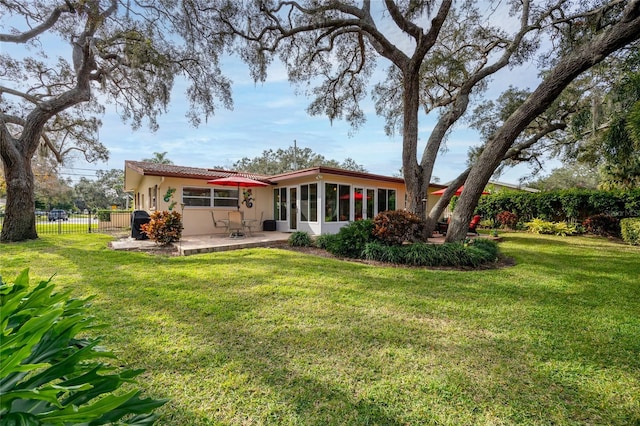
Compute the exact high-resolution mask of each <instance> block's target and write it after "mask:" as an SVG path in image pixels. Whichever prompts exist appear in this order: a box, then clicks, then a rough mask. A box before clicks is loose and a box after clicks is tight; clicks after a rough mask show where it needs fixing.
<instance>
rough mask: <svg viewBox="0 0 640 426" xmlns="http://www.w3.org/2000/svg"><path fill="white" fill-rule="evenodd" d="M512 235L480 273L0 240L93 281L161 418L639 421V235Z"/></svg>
mask: <svg viewBox="0 0 640 426" xmlns="http://www.w3.org/2000/svg"><path fill="white" fill-rule="evenodd" d="M501 235H502V236H503V237H505V241H504V242H503V243H501V250H502V252H503V253H504V254H506V255H508V256H511V257H513V258H515V259H516V261H517V265H516V266H514V267H510V268H506V269H499V270H487V271H474V272H457V271H442V270H433V271H430V270H426V269H405V268H392V267H389V268H386V267H374V266H368V265H364V264H359V263H348V262H343V261H339V260H335V259H325V258H318V257H313V256H308V255H303V254H300V253H296V252H291V251H287V250H278V249H251V250H239V251H231V252H226V253H212V254H206V255H197V256H189V257H165V256H153V255H149V254H144V253H136V252H114V251H111V250H109V249H108V248H107V247H106V246H107V242H108V241H109V238H108V237H106V236H102V235H97V234H91V235H63V236H45V237H43V238H41V239H40V240H38V241H33V242H27V243H18V244H10V245H0V273H1V274H2V275H3V276H4V277H5V279H8V280H12V279H13V277H15V276H16V275H17V273H18V272H19V271H20V270H22V269H23V268H26V267H30V268H31V275H32V279H33V281H35V280H36V279H42V278H48V277H50V276H51V275H53V274H57V275H56V276H55V277H54V282H56V283H57V284H58V285H59V286H60V287H61V288H62V287H64V288H73V289H74V293H75V294H76V295H78V296H85V295H89V294H96V295H97V298H96V300H95V303H94V309H93V313H94V314H95V315H96V316H98V317H99V319H101V320H102V321H104V322H106V323H107V324H108V325H109V327H108V328H106V329H105V330H103V333H104V334H105V336H106V339H105V344H106V345H107V346H108V347H109V348H110V349H112V350H114V352H116V353H117V354H118V355H119V361H120V362H121V363H122V364H126V365H127V367H129V368H145V369H146V370H147V372H146V373H145V375H144V376H143V377H142V378H141V387H142V388H143V389H145V393H146V394H148V395H150V396H153V397H156V398H162V397H168V398H171V401H170V402H169V403H168V404H167V405H166V406H164V407H163V408H162V413H163V416H164V417H163V419H162V420H161V422H160V423H161V424H163V425H164V424H166V425H213V424H216V425H218V424H220V425H236V424H251V425H258V424H277V425H335V424H339V425H364V424H370V425H373V424H377V425H405V424H412V425H414V424H438V425H461V424H465V425H468V424H479V425H484V424H487V425H488V424H491V425H495V424H518V425H520V424H531V425H549V424H556V425H582V424H598V425H601V424H602V425H607V424H612V425H616V424H617V425H630V424H631V425H633V424H635V425H638V424H640V279H639V278H638V277H640V248H638V247H631V246H624V245H619V244H614V243H611V242H608V241H607V240H605V239H598V238H585V237H565V238H562V237H553V236H539V235H529V234H501Z"/></svg>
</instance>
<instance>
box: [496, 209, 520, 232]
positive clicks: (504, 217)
mask: <svg viewBox="0 0 640 426" xmlns="http://www.w3.org/2000/svg"><path fill="white" fill-rule="evenodd" d="M496 221H497V222H498V223H499V224H500V225H502V227H503V228H510V229H515V227H516V224H517V223H518V215H517V214H515V213H511V212H508V211H503V212H502V213H500V214H498V216H497V217H496Z"/></svg>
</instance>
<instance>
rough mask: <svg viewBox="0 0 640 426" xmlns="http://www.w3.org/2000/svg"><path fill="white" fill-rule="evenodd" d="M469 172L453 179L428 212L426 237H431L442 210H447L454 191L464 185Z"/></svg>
mask: <svg viewBox="0 0 640 426" xmlns="http://www.w3.org/2000/svg"><path fill="white" fill-rule="evenodd" d="M470 170H471V169H467V170H465V171H464V172H462V174H460V175H459V176H458V177H457V178H455V179H454V180H453V181H452V182H451V183H450V184H449V187H448V188H447V190H446V191H445V192H444V194H442V196H441V197H440V199H439V200H438V202H437V203H436V205H435V206H433V207H432V208H431V210H430V211H429V215H428V216H427V221H426V232H427V235H431V234H432V233H433V231H435V229H436V224H437V223H438V219H439V218H440V215H441V214H442V212H443V211H444V209H446V208H447V206H448V205H449V202H450V201H451V199H452V198H453V196H454V195H455V194H456V191H457V190H458V188H459V187H460V186H461V185H464V183H465V181H466V180H467V176H469V171H470Z"/></svg>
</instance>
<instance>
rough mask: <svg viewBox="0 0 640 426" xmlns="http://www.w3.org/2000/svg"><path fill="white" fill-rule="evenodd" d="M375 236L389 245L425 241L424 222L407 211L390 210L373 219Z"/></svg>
mask: <svg viewBox="0 0 640 426" xmlns="http://www.w3.org/2000/svg"><path fill="white" fill-rule="evenodd" d="M373 224H374V229H373V235H374V236H375V237H376V238H378V239H380V240H382V241H384V242H385V243H387V244H391V245H399V244H402V243H404V242H407V241H409V242H414V241H421V240H423V231H424V222H423V221H422V220H420V218H419V217H418V216H416V215H415V214H413V213H410V212H408V211H405V210H388V211H384V212H381V213H378V214H377V215H376V217H374V218H373Z"/></svg>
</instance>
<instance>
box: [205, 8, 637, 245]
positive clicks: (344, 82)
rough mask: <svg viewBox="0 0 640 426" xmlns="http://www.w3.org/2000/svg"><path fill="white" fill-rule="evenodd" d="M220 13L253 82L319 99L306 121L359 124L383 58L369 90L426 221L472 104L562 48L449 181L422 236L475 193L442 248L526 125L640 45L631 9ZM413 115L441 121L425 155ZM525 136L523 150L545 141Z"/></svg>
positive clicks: (512, 152) (458, 234)
mask: <svg viewBox="0 0 640 426" xmlns="http://www.w3.org/2000/svg"><path fill="white" fill-rule="evenodd" d="M222 3H223V4H224V5H225V6H224V7H221V6H220V4H218V5H217V7H206V6H205V5H204V4H203V5H201V7H199V8H198V10H199V12H200V13H201V14H202V15H203V16H205V17H206V22H208V24H209V25H210V27H211V34H215V35H222V34H224V35H233V36H236V37H237V40H239V44H238V52H239V53H240V55H241V56H242V57H243V58H244V59H245V60H246V61H247V63H248V65H249V66H250V68H251V71H252V75H253V76H254V78H255V79H256V80H264V79H265V78H266V73H267V68H268V65H269V64H270V63H271V61H273V60H274V59H276V58H279V59H280V60H281V61H283V62H284V63H285V64H286V66H287V69H288V72H289V78H290V80H291V81H292V82H293V83H296V84H299V85H300V86H301V87H303V88H306V92H307V94H309V95H311V96H313V97H314V99H313V100H312V103H311V105H310V107H309V112H310V113H312V114H326V115H327V116H328V117H329V118H330V119H336V118H344V119H346V120H347V121H349V122H351V123H352V124H353V125H354V126H356V127H357V126H359V125H361V124H362V122H363V121H364V114H363V112H362V110H361V109H360V106H359V103H360V101H361V100H362V99H363V97H364V96H365V95H366V94H367V89H368V88H369V87H370V85H371V79H372V77H373V76H374V68H375V66H376V65H377V64H378V62H379V59H380V58H384V59H386V60H388V61H389V62H390V63H391V67H390V68H389V70H388V72H387V73H386V75H385V77H384V79H383V81H381V82H380V84H378V85H377V86H376V89H375V98H376V107H377V112H378V113H379V114H381V115H383V116H384V117H385V118H386V119H387V126H386V128H387V130H388V131H390V132H391V131H394V130H399V131H400V132H401V134H402V141H403V144H402V163H403V166H402V168H403V173H404V178H405V181H406V185H407V193H408V205H409V209H410V210H412V211H413V212H415V213H417V214H419V215H421V216H422V215H423V214H424V213H425V212H424V207H423V203H422V199H423V198H424V197H425V194H426V191H427V187H428V183H429V180H430V178H431V174H432V171H433V167H434V165H435V161H436V159H437V156H438V152H439V151H440V150H441V149H442V147H443V142H444V141H445V139H446V136H447V134H448V133H449V132H450V131H451V129H452V128H453V126H454V125H455V124H456V123H458V122H459V121H460V119H461V118H462V117H463V116H464V115H465V113H466V112H467V109H468V107H469V105H470V103H471V101H472V98H473V96H477V95H478V94H479V93H481V92H482V90H483V89H485V88H486V85H487V84H488V82H489V78H490V77H492V76H494V75H495V74H496V73H497V72H498V71H500V70H503V69H505V68H506V67H509V66H512V65H518V64H521V63H523V62H524V61H528V60H530V59H531V58H533V57H534V54H535V53H536V52H538V51H539V48H540V47H541V46H542V43H541V40H543V37H551V38H552V40H553V41H554V42H555V43H558V44H556V45H554V46H553V47H554V50H553V51H552V52H548V53H550V58H551V61H550V63H551V70H550V71H549V73H548V74H547V76H546V78H545V79H544V82H543V83H542V84H541V86H540V87H539V88H538V89H536V90H535V91H534V92H533V93H532V95H531V97H529V98H527V100H526V101H525V102H524V103H523V104H522V105H523V106H522V107H520V108H518V109H517V110H516V111H515V112H514V115H513V116H511V117H509V119H507V120H505V121H504V125H503V126H502V127H501V128H500V129H497V130H496V133H495V136H493V137H492V138H491V141H490V142H489V143H488V144H486V146H485V147H484V150H483V152H482V154H481V155H480V156H478V157H477V158H478V159H477V161H475V162H474V164H473V167H471V168H469V169H468V170H465V171H464V172H463V173H462V174H461V175H460V176H459V177H458V178H457V179H456V180H455V182H454V183H453V184H452V185H451V187H452V188H451V191H450V192H449V193H445V195H444V196H443V197H442V199H441V203H439V204H438V205H436V206H435V207H434V210H433V211H432V214H430V216H429V219H428V222H427V230H429V229H431V228H433V226H434V225H435V219H437V216H438V214H439V211H441V209H442V207H443V206H444V205H446V203H448V199H449V198H450V196H452V195H453V192H455V189H456V188H457V187H458V186H459V184H461V183H464V182H465V180H466V181H467V182H468V183H471V185H465V188H466V189H465V192H463V195H462V200H464V201H463V202H462V203H458V206H457V207H456V212H455V218H454V221H453V223H452V225H451V231H450V232H449V233H448V238H449V240H460V239H462V238H464V236H465V235H466V225H467V223H468V221H469V219H470V215H471V213H472V211H473V208H474V206H475V204H476V203H477V199H478V197H479V196H480V194H481V192H482V189H483V187H484V184H486V182H487V181H488V178H489V177H490V176H491V175H492V174H493V172H494V171H495V170H496V168H497V167H498V166H499V164H500V162H501V161H503V160H506V159H509V158H514V157H515V156H517V155H518V153H519V152H521V151H522V150H523V149H526V148H527V146H526V144H515V142H516V140H517V138H518V136H519V135H520V133H521V132H522V131H523V130H524V129H526V128H527V126H528V125H529V123H531V121H533V120H534V119H535V118H536V117H537V116H538V115H540V114H541V113H542V112H543V111H545V110H546V109H547V107H548V106H549V105H551V103H552V102H553V100H554V99H555V98H557V97H558V96H559V95H560V93H561V92H562V90H563V89H564V88H565V87H566V86H567V85H568V84H569V83H570V82H571V81H572V80H573V79H574V78H575V77H576V76H578V75H580V73H581V72H583V71H585V70H587V69H588V68H589V67H590V66H593V65H595V64H596V63H598V62H599V61H601V60H602V59H603V58H605V57H606V56H607V55H609V54H611V53H612V52H615V51H616V50H617V49H619V48H621V47H623V46H625V45H628V44H629V43H631V42H633V41H634V40H636V39H637V38H638V37H639V36H640V27H639V26H638V25H639V23H640V22H639V21H638V0H634V1H622V0H612V1H609V2H598V3H597V4H595V5H594V4H590V5H586V4H584V2H578V1H568V0H556V1H546V2H530V1H528V0H513V1H509V2H507V3H508V5H509V7H510V13H511V15H510V17H507V16H506V15H501V18H500V19H496V16H497V15H498V12H497V11H498V10H499V9H500V8H501V7H500V5H504V4H505V2H482V3H477V2H473V1H463V2H457V3H455V4H454V2H453V1H448V0H441V1H427V0H424V1H420V0H395V1H394V0H384V1H382V2H371V1H369V0H362V1H349V0H343V1H340V0H332V1H312V0H309V1H302V0H301V1H267V0H264V1H255V2H245V3H236V2H233V1H228V2H222ZM494 7H495V9H494ZM567 29H570V30H567ZM558 45H561V46H562V47H563V49H558V48H557V46H558ZM420 107H423V108H424V110H425V112H426V113H434V114H437V116H438V120H437V123H436V125H435V127H434V129H433V131H432V132H431V134H430V135H429V137H428V140H427V142H426V146H425V148H424V150H423V151H422V152H418V137H419V133H418V123H419V117H420V114H419V112H420ZM532 136H533V137H531V138H529V140H528V141H527V142H526V143H529V144H535V143H536V141H537V140H540V137H538V138H536V137H534V136H535V135H532ZM529 146H531V145H529ZM462 200H461V201H462Z"/></svg>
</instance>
